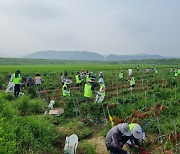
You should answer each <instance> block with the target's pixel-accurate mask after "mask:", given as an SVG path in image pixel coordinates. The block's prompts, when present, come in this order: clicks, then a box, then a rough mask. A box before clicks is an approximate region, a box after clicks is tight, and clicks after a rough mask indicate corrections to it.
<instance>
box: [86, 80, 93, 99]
mask: <svg viewBox="0 0 180 154" xmlns="http://www.w3.org/2000/svg"><path fill="white" fill-rule="evenodd" d="M91 87H92V85H91V84H90V83H86V84H85V87H84V97H88V98H91V97H92V90H91Z"/></svg>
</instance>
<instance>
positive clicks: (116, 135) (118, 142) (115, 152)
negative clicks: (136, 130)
mask: <svg viewBox="0 0 180 154" xmlns="http://www.w3.org/2000/svg"><path fill="white" fill-rule="evenodd" d="M131 136H132V133H131V132H130V128H129V125H128V124H127V123H120V124H118V125H116V126H114V127H113V128H111V129H110V130H109V131H108V133H107V135H106V148H107V150H108V151H110V153H111V154H130V153H129V152H128V151H125V150H123V145H124V144H125V143H126V142H127V141H128V140H129V139H130V138H131Z"/></svg>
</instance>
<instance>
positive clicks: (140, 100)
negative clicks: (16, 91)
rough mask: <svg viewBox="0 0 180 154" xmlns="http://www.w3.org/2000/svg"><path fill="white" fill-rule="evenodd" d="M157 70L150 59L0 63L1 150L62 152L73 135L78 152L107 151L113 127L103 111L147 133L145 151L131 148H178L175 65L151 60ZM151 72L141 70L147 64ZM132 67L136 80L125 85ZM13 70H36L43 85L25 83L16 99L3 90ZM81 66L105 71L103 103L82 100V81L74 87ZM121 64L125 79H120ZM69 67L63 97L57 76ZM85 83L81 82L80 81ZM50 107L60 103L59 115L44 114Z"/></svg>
mask: <svg viewBox="0 0 180 154" xmlns="http://www.w3.org/2000/svg"><path fill="white" fill-rule="evenodd" d="M154 65H155V66H156V69H157V70H158V74H155V73H154V70H153V69H151V64H140V65H139V66H140V70H139V71H137V70H136V69H135V66H137V65H136V64H116V63H115V64H114V63H112V64H110V63H94V64H93V62H92V63H91V64H89V63H84V64H83V62H82V63H76V64H69V65H66V64H61V65H60V64H59V65H58V64H48V65H41V64H36V65H35V64H32V65H29V64H28V65H1V66H0V153H2V154H3V153H9V154H12V153H52V154H54V153H63V149H64V144H65V138H66V136H70V135H71V134H73V133H74V134H76V135H77V136H78V138H79V144H78V148H77V154H108V151H107V150H106V147H105V144H104V139H105V135H106V133H107V132H108V130H109V129H110V128H111V127H112V126H111V122H110V121H109V116H108V111H107V108H108V109H109V113H110V115H111V116H112V118H113V122H114V124H115V125H116V124H118V123H122V122H127V123H138V124H140V125H141V126H142V128H143V129H144V132H145V133H146V138H145V144H144V150H142V151H138V149H128V147H127V146H126V145H125V147H124V148H125V149H128V151H130V152H131V153H142V154H143V153H144V154H155V153H157V154H158V153H168V154H170V153H180V106H179V104H180V84H179V83H180V74H179V76H178V77H174V72H170V69H171V68H180V65H178V64H174V65H173V64H166V65H158V64H157V65H156V64H154ZM148 67H149V68H150V73H149V74H146V69H147V68H148ZM129 68H131V69H132V70H133V76H134V78H135V81H136V85H135V87H134V89H133V90H132V91H131V90H130V88H129V87H130V84H129V81H128V69H129ZM17 69H19V70H20V71H21V77H28V76H32V77H35V75H36V74H37V73H39V74H40V75H41V77H42V79H43V82H42V84H41V85H40V86H39V87H38V88H37V87H36V86H32V87H24V88H22V89H21V92H23V93H24V95H20V96H19V97H18V98H15V97H14V95H13V93H5V92H4V91H5V89H6V86H7V85H8V82H9V79H10V76H11V74H12V73H14V72H15V71H16V70H17ZM82 69H84V70H87V71H90V72H93V74H94V75H95V74H96V78H95V82H96V83H97V87H96V88H95V89H96V90H97V91H98V90H99V85H98V74H99V72H101V71H102V72H103V74H104V76H105V86H106V96H105V99H104V101H103V102H102V103H98V104H95V103H94V100H95V97H96V93H95V92H94V93H93V97H92V98H91V101H90V102H89V103H86V102H85V99H84V96H83V93H84V84H82V85H81V86H79V87H77V86H76V82H75V76H76V72H77V71H81V70H82ZM120 69H122V70H123V72H124V78H123V79H119V73H120ZM64 71H67V72H68V79H70V80H72V84H71V88H70V91H71V96H70V97H63V96H62V90H61V89H62V84H61V75H62V73H63V72H64ZM84 83H85V82H84ZM52 99H53V100H55V106H54V107H55V108H63V109H64V114H63V115H61V116H60V117H55V116H50V115H44V112H45V110H46V108H47V106H48V104H49V102H50V100H52Z"/></svg>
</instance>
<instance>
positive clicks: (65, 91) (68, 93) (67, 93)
mask: <svg viewBox="0 0 180 154" xmlns="http://www.w3.org/2000/svg"><path fill="white" fill-rule="evenodd" d="M64 88H66V90H64ZM62 92H63V96H70V90H69V89H68V87H67V85H66V84H64V85H63V87H62Z"/></svg>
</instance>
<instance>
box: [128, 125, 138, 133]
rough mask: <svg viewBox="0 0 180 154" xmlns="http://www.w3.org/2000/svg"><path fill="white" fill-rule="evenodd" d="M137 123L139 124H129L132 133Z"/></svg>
mask: <svg viewBox="0 0 180 154" xmlns="http://www.w3.org/2000/svg"><path fill="white" fill-rule="evenodd" d="M135 125H139V124H135V123H132V124H129V130H130V132H131V133H132V132H133V129H134V126H135ZM139 126H140V125H139Z"/></svg>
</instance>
